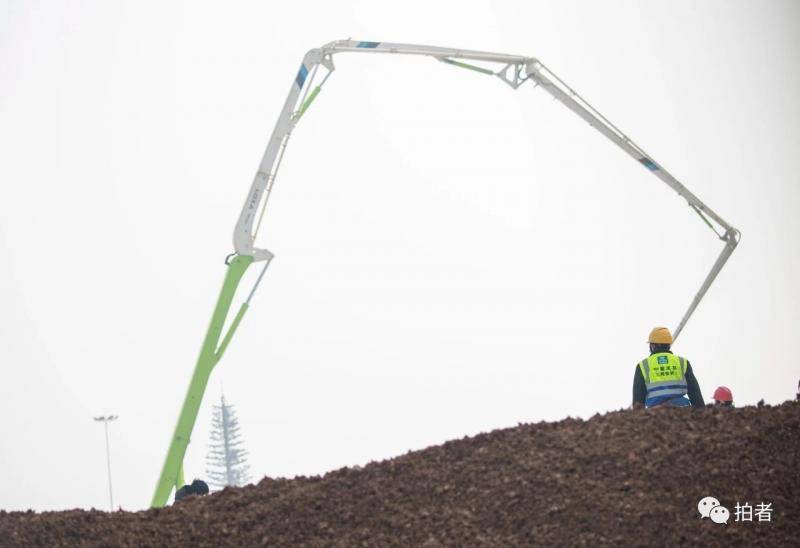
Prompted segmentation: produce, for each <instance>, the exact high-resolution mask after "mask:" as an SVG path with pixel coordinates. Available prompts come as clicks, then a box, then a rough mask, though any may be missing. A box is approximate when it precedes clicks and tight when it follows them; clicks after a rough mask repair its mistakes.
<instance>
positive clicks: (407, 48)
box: [151, 40, 740, 507]
mask: <svg viewBox="0 0 800 548" xmlns="http://www.w3.org/2000/svg"><path fill="white" fill-rule="evenodd" d="M343 52H352V53H375V54H377V53H381V54H400V55H416V56H425V57H429V58H433V59H435V60H437V61H441V62H442V63H446V64H448V65H451V66H455V67H459V68H464V69H467V70H470V71H473V72H475V73H478V74H482V75H485V76H490V77H497V78H499V79H500V80H501V81H503V82H504V83H506V84H508V85H509V86H511V87H512V88H513V89H517V88H519V87H520V86H521V85H522V84H523V83H525V82H527V81H530V82H531V83H532V84H534V86H536V87H541V88H542V89H543V90H544V91H546V92H547V93H549V94H550V95H551V96H553V98H555V99H556V100H557V101H559V102H560V103H562V104H563V105H564V106H566V107H567V108H568V109H570V110H571V111H573V112H574V113H575V114H577V115H578V116H580V117H581V118H582V119H583V120H584V121H586V122H587V123H588V124H589V125H590V126H592V127H593V128H594V129H596V130H597V131H598V132H600V133H601V134H602V135H603V136H605V137H606V138H607V139H609V140H610V141H611V142H613V143H614V144H615V145H616V146H617V147H619V148H620V149H622V150H623V151H624V152H625V153H627V154H628V155H629V156H631V157H632V158H633V159H634V160H636V161H637V162H639V164H641V165H642V166H644V167H645V168H646V169H647V170H648V171H649V172H650V173H652V174H653V175H654V176H655V177H656V178H658V179H660V180H661V181H662V182H663V183H665V184H666V185H667V186H669V187H670V188H671V189H672V190H673V191H675V192H676V193H677V194H678V195H679V196H680V197H681V198H683V199H684V200H686V202H687V204H688V205H689V207H690V208H691V209H693V210H694V211H695V212H696V213H697V214H698V215H699V216H700V217H701V219H702V220H703V222H704V223H706V224H707V225H708V226H709V227H710V228H711V229H712V230H713V231H714V233H715V234H716V236H717V237H718V238H719V239H720V240H721V241H722V242H723V243H724V247H723V249H722V251H721V253H720V254H719V256H718V257H717V259H716V261H715V262H714V264H713V266H712V268H711V271H710V272H709V273H708V274H707V275H706V278H705V279H704V280H703V283H702V284H701V286H700V289H699V290H698V291H697V293H696V294H695V296H694V298H693V299H692V301H691V303H690V304H689V308H688V309H687V311H686V312H685V314H684V315H683V317H682V318H681V320H680V322H679V323H678V326H677V327H676V329H675V330H674V333H675V338H677V337H678V335H679V334H680V333H681V331H682V330H683V328H684V326H685V325H686V322H687V321H688V320H689V317H690V316H691V315H692V314H693V313H694V311H695V309H696V308H697V305H698V304H699V303H700V300H701V299H702V298H703V296H704V295H705V294H706V292H707V291H708V288H709V287H710V286H711V284H712V283H713V282H714V280H715V279H716V277H717V274H719V272H720V270H722V267H723V266H724V265H725V263H726V262H727V260H728V258H729V257H730V256H731V254H732V253H733V251H734V249H736V246H737V245H738V243H739V239H740V234H739V231H738V230H737V229H736V228H734V227H733V226H731V225H730V224H728V223H727V222H726V221H725V220H724V219H723V218H722V217H720V216H719V215H718V214H717V213H716V212H715V211H713V210H712V209H711V208H710V207H708V206H707V205H706V204H705V203H703V202H702V201H701V200H700V199H699V198H698V197H697V196H695V195H694V194H693V193H692V192H690V191H689V190H688V189H687V188H686V187H685V186H684V185H683V184H682V183H681V182H680V181H678V180H677V179H676V178H675V177H673V176H672V174H670V173H669V172H668V171H667V170H666V169H665V168H664V167H663V166H661V165H660V164H658V163H656V162H655V160H653V159H652V156H650V155H648V154H646V153H645V152H644V150H643V149H642V148H641V147H639V146H638V145H637V144H636V143H634V142H633V141H632V140H631V139H629V138H628V137H627V136H626V135H625V134H624V133H623V132H622V131H620V130H619V129H618V128H617V127H616V126H614V125H613V124H612V123H611V122H610V121H608V119H606V118H605V117H604V116H603V115H602V114H600V113H599V112H598V111H597V110H596V109H595V108H594V107H592V106H591V105H590V104H589V103H588V102H587V101H585V100H584V99H583V98H582V97H581V96H580V95H578V94H577V93H576V92H575V91H574V90H573V89H572V88H570V87H569V86H568V85H567V84H565V83H564V82H563V81H562V80H561V79H560V78H559V77H558V76H556V75H555V74H554V73H553V72H552V71H550V69H548V68H547V67H546V66H545V65H544V64H543V63H541V62H540V61H539V60H538V59H536V58H534V57H525V56H520V55H509V54H501V53H490V52H483V51H473V50H463V49H452V48H442V47H435V46H421V45H413V44H395V43H389V42H364V41H356V40H338V41H335V42H330V43H329V44H326V45H324V46H322V47H321V48H315V49H312V50H309V51H308V52H307V53H306V55H305V57H303V61H302V63H301V65H300V69H299V71H298V73H297V75H296V76H295V78H294V81H293V82H292V85H291V87H290V89H289V93H288V95H287V97H286V101H285V102H284V105H283V108H282V109H281V112H280V115H279V116H278V121H277V122H276V124H275V127H274V129H273V131H272V135H271V137H270V140H269V142H268V144H267V148H266V150H265V151H264V155H263V157H262V159H261V163H260V164H259V168H258V170H257V172H256V175H255V177H254V178H253V182H252V184H251V187H250V191H249V192H248V194H247V197H246V199H245V203H244V205H243V207H242V211H241V213H240V215H239V220H238V222H237V223H236V227H235V229H234V233H233V244H234V249H235V253H233V254H231V255H230V256H229V258H228V259H229V260H226V264H227V272H226V274H225V280H224V282H223V284H222V290H221V291H220V294H219V298H218V299H217V304H216V306H215V308H214V313H213V315H212V316H211V324H210V325H209V327H208V331H207V333H206V336H205V339H204V340H203V345H202V347H201V349H200V356H199V357H198V358H197V364H196V365H195V369H194V373H193V374H192V378H191V381H190V382H189V389H188V390H187V392H186V398H185V399H184V401H183V406H182V407H181V411H180V415H179V416H178V422H177V424H176V426H175V431H174V433H173V435H172V438H171V440H170V444H169V449H168V451H167V457H166V459H165V461H164V466H163V467H162V469H161V475H160V476H159V479H158V483H157V484H156V489H155V492H154V494H153V499H152V502H151V506H153V507H161V506H164V505H165V504H167V501H168V500H169V497H170V494H171V493H172V491H173V489H179V488H181V487H182V486H183V485H184V477H183V475H184V474H183V472H184V471H183V460H184V457H185V455H186V450H187V448H188V446H189V442H190V441H191V436H192V430H193V429H194V424H195V422H196V420H197V414H198V411H199V410H200V405H201V403H202V401H203V395H204V393H205V390H206V386H207V385H208V380H209V378H210V377H211V372H212V371H213V370H214V367H215V366H216V365H217V363H218V362H219V361H220V359H221V358H222V356H223V354H224V353H225V349H226V348H227V347H228V345H229V344H230V342H231V339H232V338H233V336H234V334H235V333H236V329H237V328H238V327H239V324H240V323H241V321H242V319H243V318H244V315H245V314H246V312H247V309H248V307H249V305H250V301H251V299H252V298H253V294H254V293H255V290H256V288H257V287H258V285H259V283H260V282H261V279H262V277H263V276H264V272H265V271H266V269H267V266H269V264H270V262H271V260H272V258H273V255H272V253H271V252H270V251H268V250H266V249H261V248H257V247H255V241H256V237H257V235H258V232H259V228H260V227H261V224H262V220H263V218H264V213H265V211H266V208H267V203H268V201H269V197H270V194H271V192H272V186H273V184H274V182H275V178H276V176H277V174H278V169H279V168H280V165H281V161H282V159H283V155H284V152H285V151H286V147H287V145H288V142H289V137H291V134H292V130H293V129H294V127H295V125H296V124H297V123H298V122H299V121H300V119H301V118H302V117H303V115H304V114H305V113H306V112H307V111H308V109H309V107H310V106H311V104H312V103H313V102H314V101H315V100H316V99H317V98H318V96H319V95H320V92H321V91H322V88H323V85H324V84H325V82H326V81H327V80H328V77H329V76H330V75H331V74H332V73H333V71H334V70H335V67H334V64H333V56H334V55H335V54H337V53H343ZM465 60H468V61H472V62H479V63H482V64H488V65H489V67H485V66H479V65H474V64H471V63H466V62H464V61H465ZM320 68H322V69H323V70H325V71H327V73H326V74H325V76H324V78H323V79H322V81H321V82H320V83H319V85H317V86H313V81H314V79H315V77H316V74H317V72H318V71H319V69H320ZM261 261H263V262H264V266H263V268H262V270H261V273H260V274H259V276H258V279H257V281H256V282H255V285H254V286H253V289H252V290H251V291H250V294H249V296H248V298H247V300H246V301H245V302H243V303H242V304H241V306H240V308H239V310H238V312H237V313H236V315H235V316H234V317H233V319H232V320H231V321H230V326H229V327H228V330H227V331H226V332H225V334H224V335H223V328H224V326H225V322H226V321H227V319H228V315H229V312H230V308H231V305H232V302H233V298H234V296H235V294H236V291H237V288H238V287H239V283H240V282H241V280H242V277H243V276H244V274H245V272H246V271H247V269H248V267H249V266H250V265H251V264H253V263H255V262H261Z"/></svg>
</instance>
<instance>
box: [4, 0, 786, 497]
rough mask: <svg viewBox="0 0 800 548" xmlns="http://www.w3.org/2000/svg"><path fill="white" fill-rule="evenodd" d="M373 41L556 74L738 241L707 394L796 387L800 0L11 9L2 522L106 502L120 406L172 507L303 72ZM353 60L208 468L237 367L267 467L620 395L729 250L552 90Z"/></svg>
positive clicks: (308, 147)
mask: <svg viewBox="0 0 800 548" xmlns="http://www.w3.org/2000/svg"><path fill="white" fill-rule="evenodd" d="M351 36H352V37H353V38H355V39H360V40H375V41H393V42H409V43H421V44H431V45H441V46H452V47H461V48H471V49H483V50H489V51H498V52H508V53H519V54H526V55H532V56H536V57H538V58H539V59H541V60H542V61H543V62H545V63H546V64H547V65H548V66H549V67H550V68H552V69H553V70H554V71H555V72H556V74H558V75H559V76H561V77H562V78H563V79H564V80H565V81H566V82H567V83H569V84H570V85H571V86H572V87H574V88H575V89H576V90H578V91H579V92H580V93H582V94H583V96H584V97H586V98H587V99H588V100H589V101H590V102H591V103H592V104H594V105H595V106H596V107H597V108H598V109H599V110H600V111H601V112H603V113H604V114H605V115H606V116H608V117H609V118H610V119H611V120H612V121H613V122H614V123H616V124H617V125H618V126H619V127H620V128H622V129H623V130H624V131H625V132H626V133H628V134H629V135H630V136H631V137H632V138H633V139H634V140H636V141H637V142H638V143H639V144H640V145H641V146H643V147H644V149H645V150H647V151H648V152H649V153H650V154H651V155H652V156H653V157H654V158H655V159H656V161H658V162H660V163H661V164H663V165H664V166H665V167H667V169H669V170H670V171H672V172H673V173H674V174H675V175H676V176H677V177H678V178H679V179H681V180H682V181H683V182H685V184H686V185H687V186H688V187H689V188H690V189H691V190H692V191H694V192H695V193H696V194H697V195H698V196H699V197H700V198H701V199H703V200H705V201H706V202H707V203H708V204H709V205H710V206H711V207H712V208H714V209H715V210H716V211H718V212H719V213H720V214H721V215H722V216H723V217H724V218H725V219H727V220H729V221H730V222H731V223H732V224H733V225H734V226H736V227H738V228H740V229H741V231H742V235H743V236H742V243H741V245H740V246H739V248H738V250H737V251H736V252H735V253H734V255H733V257H732V259H731V261H730V262H729V264H728V266H727V267H726V268H725V270H723V272H722V274H721V275H720V277H719V279H718V281H717V282H716V283H715V285H714V286H713V287H712V289H711V291H710V292H709V294H708V295H707V297H706V299H705V300H704V302H703V303H702V304H701V306H700V308H699V309H698V310H697V312H696V314H695V316H694V317H693V319H692V320H691V321H690V323H689V325H688V327H687V329H686V331H685V332H684V334H683V335H682V336H681V338H680V340H679V341H678V344H677V346H676V348H675V350H676V352H678V353H680V354H683V355H685V356H687V357H688V358H689V359H690V360H691V361H692V364H693V366H694V369H695V372H696V374H697V377H698V379H699V381H700V384H701V387H702V388H703V392H704V395H705V396H706V398H707V399H708V398H710V396H711V393H712V391H713V389H714V388H715V387H716V386H717V385H719V384H726V385H728V386H730V387H731V388H732V390H733V392H734V395H735V397H736V400H737V403H738V404H739V405H743V404H752V403H755V402H756V401H758V400H759V399H761V398H764V399H765V400H766V401H767V402H768V403H780V402H782V401H784V400H786V399H789V398H793V397H794V392H795V387H796V386H797V382H798V378H800V366H798V364H797V363H798V362H797V360H796V352H797V328H798V325H800V307H799V306H798V305H800V286H798V283H797V280H798V279H800V253H799V252H798V244H797V237H798V235H799V234H798V233H800V230H799V229H800V224H799V223H798V211H799V210H800V177H799V176H798V166H797V164H798V161H797V158H798V150H800V102H798V100H797V98H798V97H800V69H798V67H800V3H798V2H796V1H791V0H788V1H783V2H781V1H764V2H750V1H741V0H740V1H706V2H694V1H689V2H687V1H674V0H670V1H658V2H652V1H648V2H631V1H626V2H622V1H614V2H575V1H559V2H533V1H529V0H528V1H524V2H523V1H518V2H499V1H498V2H488V1H485V2H463V1H459V2H452V1H448V2H444V1H440V2H431V1H426V2H417V1H410V0H406V1H404V2H379V1H375V0H369V1H366V0H364V1H340V2H314V1H304V2H250V3H244V2H218V3H201V2H185V3H178V2H163V1H159V2H142V1H130V2H119V1H100V0H98V1H73V2H57V1H51V2H44V1H40V2H35V1H30V0H0V151H1V152H0V266H2V268H0V391H2V392H1V393H0V396H2V397H0V417H2V418H0V486H1V487H0V509H25V508H34V509H39V510H42V509H62V508H71V507H84V508H88V507H92V506H94V507H100V508H105V507H106V506H107V491H106V489H107V484H106V476H105V451H104V441H103V432H102V427H101V426H99V425H98V424H95V423H94V422H93V421H92V416H93V415H97V414H100V413H108V412H113V413H117V414H119V415H120V419H119V421H118V422H117V423H115V424H114V425H113V426H112V428H111V432H112V439H111V447H112V459H113V474H114V475H113V478H114V489H115V499H116V502H117V503H118V504H120V505H121V506H122V507H123V508H125V509H139V508H144V507H146V506H147V504H148V503H149V500H150V497H151V495H152V491H153V487H154V485H155V481H156V479H157V476H158V473H159V471H160V467H161V465H162V462H163V458H164V454H165V451H166V448H167V443H168V441H169V438H170V435H171V433H172V429H173V427H174V423H175V419H176V417H177V413H178V410H179V407H180V404H181V402H182V399H183V397H184V394H185V389H186V385H187V383H188V379H189V377H190V375H191V372H192V369H193V367H194V360H195V358H196V356H197V353H198V350H199V347H200V342H201V340H202V337H203V335H204V332H205V329H206V327H207V324H208V321H209V317H210V314H211V310H212V307H213V305H214V302H215V299H216V297H217V292H218V290H219V287H220V284H221V282H222V278H223V275H224V265H223V263H222V261H223V258H224V256H225V255H226V254H227V253H229V252H230V251H231V234H232V231H233V226H234V223H235V221H236V218H237V216H238V213H239V210H240V207H241V205H242V203H243V201H244V199H245V195H246V193H247V190H248V188H249V185H250V182H251V180H252V176H253V173H254V172H255V169H256V167H257V165H258V161H259V159H260V157H261V154H262V152H263V149H264V147H265V145H266V142H267V139H268V136H269V133H270V132H271V130H272V126H273V124H274V122H275V119H276V117H277V115H278V111H279V109H280V107H281V105H282V103H283V100H284V97H285V94H286V92H287V91H288V89H289V86H290V84H291V82H292V80H293V78H294V76H295V73H296V71H297V67H298V64H299V62H300V59H301V58H302V56H303V54H304V53H305V51H306V50H308V49H309V48H311V47H316V46H319V45H322V44H323V43H325V42H328V41H330V40H335V39H339V38H347V37H351ZM336 64H337V70H336V72H335V73H334V74H333V75H332V76H331V78H330V79H329V80H328V82H327V84H326V86H325V89H324V90H323V92H322V94H321V95H320V96H319V98H318V99H317V101H316V102H315V104H314V105H313V107H312V108H311V110H309V112H308V113H307V115H306V116H305V117H304V119H303V121H302V122H301V124H300V125H299V126H298V128H297V129H296V131H295V132H294V134H293V138H292V142H291V145H290V148H289V150H288V153H287V155H286V158H285V159H284V163H283V166H282V168H281V174H280V177H279V179H278V183H277V185H276V190H275V193H274V195H273V199H272V201H271V204H270V212H269V215H268V219H267V224H266V227H265V228H264V229H262V232H264V234H265V238H264V242H263V243H264V244H265V245H266V246H267V247H268V248H269V249H271V250H272V251H273V252H275V254H276V259H275V261H273V263H272V265H271V267H270V270H269V271H268V273H267V276H266V278H265V280H264V283H263V284H262V286H261V288H260V290H259V292H258V293H257V294H256V297H255V299H254V303H253V306H252V308H251V310H250V312H249V313H248V316H247V317H246V318H245V321H244V322H243V324H242V326H241V328H240V329H239V332H238V334H237V336H236V338H235V339H234V341H233V344H232V345H231V347H230V349H229V351H228V353H227V355H226V356H225V358H224V359H223V361H222V362H221V363H220V365H219V366H218V369H217V370H216V371H215V373H214V375H213V377H212V380H211V382H210V384H209V389H208V392H207V394H206V401H205V404H204V406H203V408H202V409H201V411H200V415H199V418H198V423H197V428H196V429H195V433H194V436H193V440H194V441H193V443H192V445H191V446H190V448H189V452H188V455H187V459H186V471H187V476H188V477H189V478H193V477H202V476H203V475H204V458H205V453H206V444H207V441H208V427H209V423H210V419H211V403H213V401H214V400H218V398H219V395H220V391H221V388H222V386H223V385H224V390H225V394H226V396H227V398H228V399H229V400H230V401H232V402H233V403H235V404H236V405H237V408H238V412H239V417H240V419H241V424H242V432H243V435H244V439H245V442H246V445H247V448H248V449H249V451H250V464H251V467H252V470H253V473H254V476H255V479H259V478H260V477H262V476H263V475H269V476H273V477H274V476H294V475H297V474H319V473H323V472H325V471H328V470H331V469H335V468H338V467H341V466H344V465H354V464H363V463H366V462H368V461H370V460H374V459H382V458H386V457H391V456H394V455H398V454H402V453H404V452H406V451H407V450H409V449H419V448H423V447H426V446H429V445H431V444H436V443H440V442H443V441H445V440H447V439H450V438H455V437H460V436H463V435H467V434H475V433H478V432H480V431H486V430H491V429H494V428H499V427H506V426H511V425H514V424H516V423H517V422H519V421H538V420H555V419H559V418H563V417H565V416H567V415H572V416H581V417H589V416H591V415H593V414H594V413H597V412H605V411H609V410H613V409H618V408H621V407H624V406H627V405H628V404H629V403H630V396H631V381H632V377H633V371H634V365H635V363H636V362H637V361H638V360H639V359H641V358H642V356H643V355H644V354H645V352H646V345H645V344H644V340H645V337H646V335H647V333H648V331H649V329H650V328H651V327H652V326H653V325H660V324H666V325H669V326H671V327H674V326H675V324H676V323H677V321H678V320H679V318H680V316H681V315H682V313H683V311H684V310H685V308H686V307H687V305H688V304H689V301H690V300H691V297H692V296H693V294H694V292H695V291H696V289H697V287H698V286H699V284H700V282H701V281H702V279H703V277H704V276H705V273H706V272H707V270H708V269H709V268H710V266H711V264H712V262H713V261H714V258H715V257H716V255H717V253H718V252H719V250H720V249H721V244H720V242H719V241H717V240H715V237H714V236H713V234H712V233H711V232H710V231H709V230H708V228H707V227H706V226H705V225H703V224H702V222H701V221H700V220H699V219H698V218H697V216H696V215H695V214H694V213H693V212H692V211H691V210H690V209H689V208H688V207H686V204H685V202H684V201H683V200H681V199H680V198H678V197H677V196H676V195H675V194H673V193H672V191H671V190H669V189H668V188H667V187H666V186H665V185H663V184H662V183H661V182H660V181H658V180H657V179H656V178H654V177H653V176H652V175H650V174H649V173H648V172H647V170H645V169H643V168H642V167H641V166H640V165H638V164H637V163H636V162H635V161H633V160H632V159H631V158H629V157H628V156H626V155H625V154H624V153H622V152H621V151H620V150H618V149H617V148H615V147H614V146H613V145H612V144H611V143H609V142H608V141H606V140H605V139H604V138H603V137H602V136H601V135H600V134H598V133H597V132H595V131H594V130H593V129H591V128H590V127H589V126H588V125H586V124H585V123H584V122H583V121H582V120H580V119H579V118H578V117H576V116H575V115H574V114H572V113H571V112H569V111H568V110H567V109H565V108H564V107H563V106H561V105H560V104H558V103H556V102H555V101H553V100H552V99H551V98H550V97H549V96H548V95H547V94H546V93H544V92H543V91H541V90H538V89H534V88H533V87H532V86H528V85H526V86H523V87H522V88H520V89H519V90H517V91H513V90H512V89H511V88H509V87H507V86H505V85H504V84H502V83H501V82H500V81H498V80H497V79H493V78H487V77H483V76H481V75H479V74H475V73H472V72H469V71H463V70H459V69H457V68H453V67H448V66H446V65H443V64H441V63H436V62H434V61H432V60H428V59H423V58H402V57H387V56H369V55H349V56H348V55H346V54H343V55H339V56H337V58H336ZM255 274H256V269H253V271H252V272H250V273H249V276H248V278H246V279H245V281H244V283H243V288H244V290H245V291H246V290H248V289H249V287H250V285H251V284H252V281H253V278H254V276H255Z"/></svg>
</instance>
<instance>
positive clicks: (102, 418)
mask: <svg viewBox="0 0 800 548" xmlns="http://www.w3.org/2000/svg"><path fill="white" fill-rule="evenodd" d="M94 420H96V421H97V422H102V423H103V426H104V427H105V430H106V465H107V467H108V502H109V504H110V505H111V511H112V512H113V511H114V492H113V491H112V490H111V449H110V448H109V445H108V423H109V422H111V421H115V420H117V415H106V416H100V417H95V418H94Z"/></svg>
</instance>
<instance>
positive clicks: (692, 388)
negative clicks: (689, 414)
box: [686, 361, 706, 407]
mask: <svg viewBox="0 0 800 548" xmlns="http://www.w3.org/2000/svg"><path fill="white" fill-rule="evenodd" d="M686 385H687V386H686V388H687V389H688V391H689V401H691V402H692V407H705V405H706V402H705V401H704V400H703V393H702V392H701V391H700V384H699V383H698V382H697V378H696V377H695V376H694V373H693V372H692V364H691V363H690V362H688V361H687V362H686Z"/></svg>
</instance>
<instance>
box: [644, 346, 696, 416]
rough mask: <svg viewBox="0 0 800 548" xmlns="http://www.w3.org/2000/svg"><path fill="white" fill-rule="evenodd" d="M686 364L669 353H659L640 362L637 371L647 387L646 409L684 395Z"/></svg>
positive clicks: (685, 388)
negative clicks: (640, 373) (638, 370)
mask: <svg viewBox="0 0 800 548" xmlns="http://www.w3.org/2000/svg"><path fill="white" fill-rule="evenodd" d="M686 363H687V362H686V360H685V359H683V358H681V357H680V356H676V355H674V354H670V353H669V352H659V353H658V354H653V355H652V356H650V357H649V358H647V359H646V360H642V361H641V363H640V364H639V369H641V371H642V376H643V377H644V383H645V386H646V387H647V400H646V401H645V405H646V406H647V407H650V406H651V405H658V404H659V403H662V402H663V401H666V400H668V399H672V398H677V397H680V396H685V395H686V393H687V392H688V390H687V387H686Z"/></svg>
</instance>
